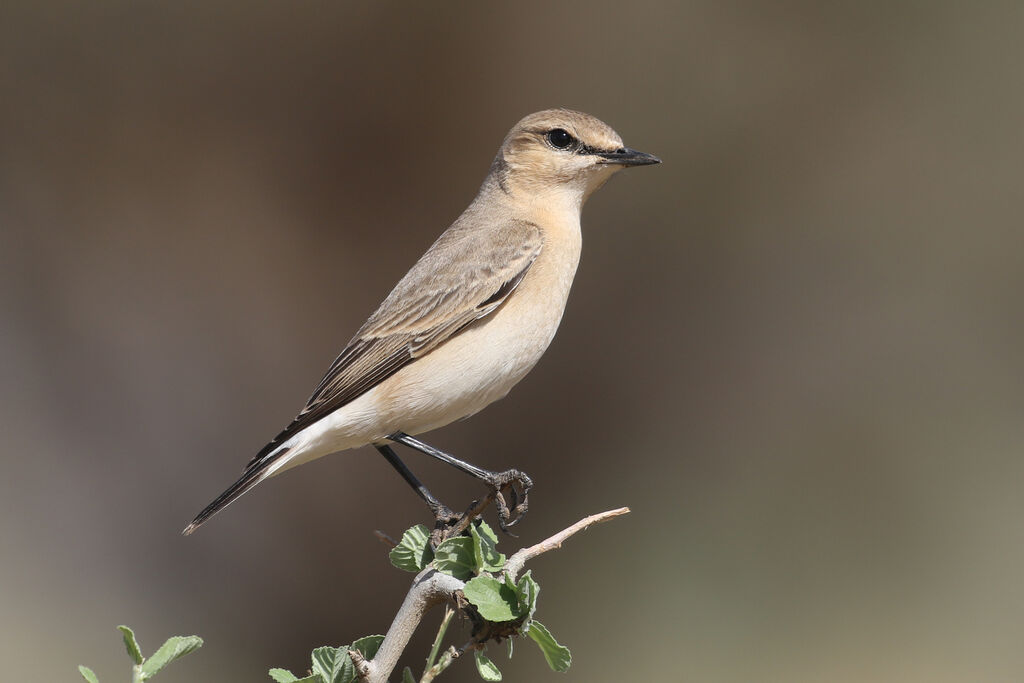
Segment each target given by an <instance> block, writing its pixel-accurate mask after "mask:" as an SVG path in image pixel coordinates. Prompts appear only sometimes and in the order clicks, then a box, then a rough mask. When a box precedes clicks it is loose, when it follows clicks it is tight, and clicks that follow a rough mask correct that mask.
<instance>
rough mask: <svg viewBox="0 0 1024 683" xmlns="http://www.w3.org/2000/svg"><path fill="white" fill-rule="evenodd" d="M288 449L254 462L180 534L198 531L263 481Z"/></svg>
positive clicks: (186, 534)
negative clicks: (269, 468)
mask: <svg viewBox="0 0 1024 683" xmlns="http://www.w3.org/2000/svg"><path fill="white" fill-rule="evenodd" d="M290 450H291V449H290V448H285V449H282V450H280V451H279V452H277V453H275V454H274V457H271V458H268V457H264V458H263V459H262V460H261V461H254V462H253V463H251V465H250V466H249V467H247V468H246V470H245V473H244V474H243V475H242V476H241V477H240V478H239V480H238V481H236V482H235V483H234V484H232V485H231V486H230V487H228V489H227V490H226V491H225V492H224V493H222V494H220V495H219V496H217V498H216V499H214V501H213V502H212V503H210V504H209V505H207V506H206V507H205V508H203V511H202V512H200V513H199V514H198V515H196V518H195V519H193V520H192V523H191V524H189V525H188V526H187V527H185V528H184V529H183V530H182V532H181V533H182V534H183V535H185V536H188V535H189V534H191V533H192V532H193V531H195V530H196V529H198V528H199V527H200V525H202V523H203V522H205V521H206V520H208V519H209V518H210V517H213V516H214V515H215V514H217V513H218V512H220V511H221V510H223V509H224V508H226V507H227V506H228V505H231V503H233V502H235V500H237V499H238V498H239V497H240V496H241V495H242V494H244V493H245V492H246V491H248V490H249V489H251V488H252V487H253V486H256V484H258V483H260V481H262V480H263V477H264V475H266V472H267V468H268V467H269V466H270V465H271V464H272V463H274V462H277V460H278V459H279V458H281V456H283V455H285V454H286V453H287V452H288V451H290Z"/></svg>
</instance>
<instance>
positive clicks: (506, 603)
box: [462, 576, 521, 621]
mask: <svg viewBox="0 0 1024 683" xmlns="http://www.w3.org/2000/svg"><path fill="white" fill-rule="evenodd" d="M462 594H463V595H465V596H466V599H467V600H469V601H470V602H471V603H473V605H474V606H475V607H476V609H477V611H478V612H480V616H482V617H483V618H484V619H486V620H487V621H514V620H516V619H518V618H519V617H520V616H521V615H520V612H519V596H518V595H516V590H515V588H514V587H509V586H507V585H505V584H504V583H503V582H501V581H498V580H497V579H494V578H491V577H490V576H478V577H476V578H475V579H472V580H471V581H468V582H467V583H466V586H465V587H464V588H463V589H462Z"/></svg>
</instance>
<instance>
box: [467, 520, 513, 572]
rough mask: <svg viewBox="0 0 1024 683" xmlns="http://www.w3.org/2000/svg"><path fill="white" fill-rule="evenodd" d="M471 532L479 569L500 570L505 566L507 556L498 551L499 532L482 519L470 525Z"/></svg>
mask: <svg viewBox="0 0 1024 683" xmlns="http://www.w3.org/2000/svg"><path fill="white" fill-rule="evenodd" d="M469 533H470V535H471V536H472V537H473V552H474V555H475V560H476V566H477V567H478V568H479V569H478V571H485V572H500V571H501V569H502V567H504V566H505V556H504V555H502V554H501V553H499V552H498V548H497V545H498V536H497V534H495V533H494V531H493V530H492V529H491V527H489V526H487V523H486V522H485V521H483V520H482V519H481V520H477V523H475V524H472V525H470V527H469Z"/></svg>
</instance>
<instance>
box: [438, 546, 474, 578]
mask: <svg viewBox="0 0 1024 683" xmlns="http://www.w3.org/2000/svg"><path fill="white" fill-rule="evenodd" d="M434 566H435V567H436V568H437V570H438V571H439V572H442V573H444V574H448V575H450V576H454V577H455V578H456V579H461V580H462V581H465V580H466V579H468V578H470V577H471V576H473V575H475V574H476V572H477V564H476V561H475V559H474V557H473V539H472V538H470V537H468V536H456V537H455V538H449V539H448V540H446V541H445V542H444V543H442V544H441V545H439V546H437V550H435V551H434Z"/></svg>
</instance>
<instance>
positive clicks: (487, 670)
mask: <svg viewBox="0 0 1024 683" xmlns="http://www.w3.org/2000/svg"><path fill="white" fill-rule="evenodd" d="M473 659H475V660H476V672H477V673H478V674H480V678H482V679H484V680H485V681H500V680H501V671H499V670H498V667H496V666H495V665H494V662H492V661H491V660H489V659H488V658H487V655H485V654H484V653H483V651H482V650H474V651H473Z"/></svg>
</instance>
